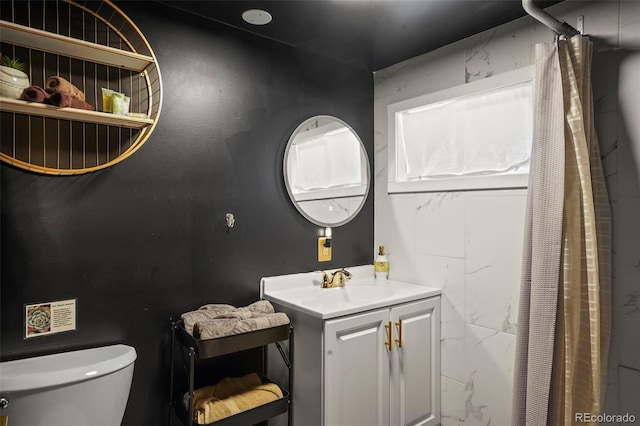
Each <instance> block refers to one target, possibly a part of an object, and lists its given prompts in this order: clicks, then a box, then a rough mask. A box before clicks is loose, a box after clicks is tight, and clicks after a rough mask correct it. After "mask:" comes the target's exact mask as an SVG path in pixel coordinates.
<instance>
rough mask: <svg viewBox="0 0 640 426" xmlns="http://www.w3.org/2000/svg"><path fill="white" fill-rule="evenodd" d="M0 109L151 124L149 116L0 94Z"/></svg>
mask: <svg viewBox="0 0 640 426" xmlns="http://www.w3.org/2000/svg"><path fill="white" fill-rule="evenodd" d="M0 111H7V112H14V113H18V114H26V115H30V116H39V117H49V118H57V119H61V120H72V121H81V122H84V123H95V124H103V125H105V126H117V127H126V128H129V129H144V128H145V127H147V126H150V125H152V124H153V120H152V119H150V118H137V117H130V116H126V115H114V114H110V113H106V112H98V111H86V110H83V109H77V108H61V107H56V106H54V105H47V104H40V103H37V102H26V101H21V100H19V99H11V98H5V97H2V96H0Z"/></svg>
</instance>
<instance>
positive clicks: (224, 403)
mask: <svg viewBox="0 0 640 426" xmlns="http://www.w3.org/2000/svg"><path fill="white" fill-rule="evenodd" d="M282 396H283V395H282V390H281V389H280V388H279V387H278V385H276V384H274V383H265V384H263V385H259V386H256V387H255V388H252V389H249V390H247V391H245V392H242V393H240V394H236V395H232V396H230V397H228V398H224V399H218V398H215V397H212V399H210V400H209V401H206V402H204V403H203V405H202V407H201V408H199V409H198V410H196V411H195V414H194V420H195V421H196V422H197V423H198V424H209V423H213V422H215V421H218V420H221V419H224V418H226V417H229V416H233V415H234V414H238V413H241V412H243V411H246V410H250V409H252V408H255V407H258V406H260V405H264V404H267V403H269V402H272V401H275V400H277V399H280V398H282Z"/></svg>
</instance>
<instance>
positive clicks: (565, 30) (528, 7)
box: [522, 0, 580, 37]
mask: <svg viewBox="0 0 640 426" xmlns="http://www.w3.org/2000/svg"><path fill="white" fill-rule="evenodd" d="M522 8H523V9H524V11H525V12H527V13H528V14H529V15H530V16H531V17H532V18H534V19H537V20H538V21H540V22H541V23H542V24H543V25H545V26H546V27H549V28H550V29H551V30H552V31H553V32H554V33H556V34H558V35H565V36H569V37H570V36H574V35H579V34H580V31H578V30H576V29H575V28H573V27H572V26H571V25H569V24H567V23H566V22H563V21H559V20H557V19H556V18H554V17H553V16H551V15H549V14H548V13H547V12H545V11H544V10H542V9H540V8H539V7H538V6H536V5H535V4H533V0H522Z"/></svg>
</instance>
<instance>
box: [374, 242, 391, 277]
mask: <svg viewBox="0 0 640 426" xmlns="http://www.w3.org/2000/svg"><path fill="white" fill-rule="evenodd" d="M373 271H374V273H375V276H376V280H386V279H387V278H389V260H388V259H387V255H386V254H385V252H384V246H380V247H379V248H378V255H377V256H376V260H375V262H373Z"/></svg>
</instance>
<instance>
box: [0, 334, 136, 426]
mask: <svg viewBox="0 0 640 426" xmlns="http://www.w3.org/2000/svg"><path fill="white" fill-rule="evenodd" d="M135 360H136V350H135V349H134V348H132V347H130V346H126V345H111V346H104V347H99V348H92V349H84V350H78V351H72V352H63V353H59V354H54V355H46V356H38V357H32V358H25V359H19V360H15V361H7V362H2V363H0V398H1V399H0V401H1V402H0V407H1V406H4V408H0V416H7V417H8V424H9V425H10V426H119V425H120V424H121V422H122V417H123V415H124V410H125V408H126V406H127V399H128V398H129V390H130V388H131V379H132V377H133V365H134V361H135Z"/></svg>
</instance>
